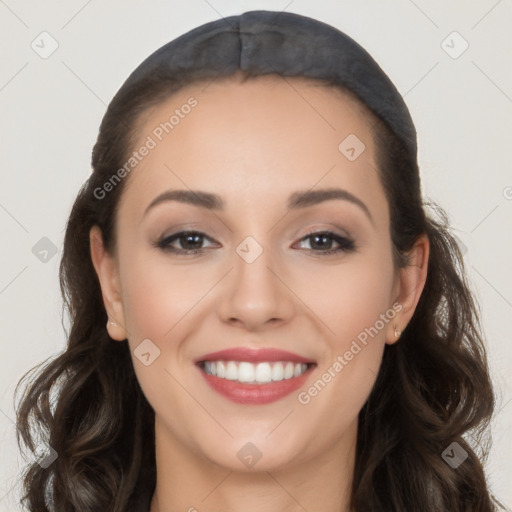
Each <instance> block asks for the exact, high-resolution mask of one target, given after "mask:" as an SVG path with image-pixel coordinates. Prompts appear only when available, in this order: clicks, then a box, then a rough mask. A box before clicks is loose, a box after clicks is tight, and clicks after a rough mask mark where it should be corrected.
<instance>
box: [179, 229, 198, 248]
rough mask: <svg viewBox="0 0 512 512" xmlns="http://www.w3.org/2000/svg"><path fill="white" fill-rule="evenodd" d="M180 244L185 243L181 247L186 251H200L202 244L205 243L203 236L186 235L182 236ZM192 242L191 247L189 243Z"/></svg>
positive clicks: (195, 234)
mask: <svg viewBox="0 0 512 512" xmlns="http://www.w3.org/2000/svg"><path fill="white" fill-rule="evenodd" d="M179 239H180V243H181V242H183V241H185V243H184V244H183V243H181V246H182V247H183V248H184V249H191V250H193V249H199V248H201V245H202V242H203V236H202V235H199V234H197V233H188V234H185V235H182V236H180V238H179ZM191 240H192V242H191V245H192V246H190V245H189V242H190V241H191Z"/></svg>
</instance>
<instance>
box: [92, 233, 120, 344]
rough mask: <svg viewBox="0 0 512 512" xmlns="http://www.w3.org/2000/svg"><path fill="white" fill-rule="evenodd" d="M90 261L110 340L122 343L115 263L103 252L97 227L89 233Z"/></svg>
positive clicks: (103, 247) (118, 284)
mask: <svg viewBox="0 0 512 512" xmlns="http://www.w3.org/2000/svg"><path fill="white" fill-rule="evenodd" d="M89 242H90V246H91V259H92V263H93V265H94V268H95V270H96V274H97V275H98V280H99V282H100V287H101V294H102V296H103V304H104V305H105V310H106V312H107V315H108V319H109V321H108V323H107V325H106V327H107V330H108V333H109V335H110V337H111V338H113V339H114V340H118V341H124V340H125V339H126V338H127V333H126V329H125V327H124V326H125V321H124V310H123V302H122V298H121V297H122V296H121V286H120V280H119V272H118V267H117V262H116V261H115V258H114V257H112V256H111V255H110V254H109V253H107V251H106V250H105V246H104V245H103V236H102V233H101V230H100V228H99V227H98V226H93V227H92V228H91V231H90V232H89Z"/></svg>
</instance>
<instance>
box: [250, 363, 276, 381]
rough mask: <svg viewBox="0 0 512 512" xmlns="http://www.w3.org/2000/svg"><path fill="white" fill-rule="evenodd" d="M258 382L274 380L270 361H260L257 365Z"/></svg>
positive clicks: (256, 378)
mask: <svg viewBox="0 0 512 512" xmlns="http://www.w3.org/2000/svg"><path fill="white" fill-rule="evenodd" d="M254 380H255V381H256V382H262V383H263V382H270V381H271V380H272V367H271V366H270V364H269V363H258V366H256V375H255V377H254Z"/></svg>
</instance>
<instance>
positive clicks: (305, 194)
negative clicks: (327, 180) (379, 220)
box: [144, 188, 373, 224]
mask: <svg viewBox="0 0 512 512" xmlns="http://www.w3.org/2000/svg"><path fill="white" fill-rule="evenodd" d="M332 199H338V200H343V201H349V202H350V203H352V204H355V205H356V206H359V208H361V209H362V210H363V211H364V213H365V214H366V216H367V217H368V218H369V219H370V221H371V223H372V224H373V217H372V215H371V213H370V210H369V209H368V207H367V206H366V204H365V203H363V201H361V199H359V198H358V197H356V196H355V195H353V194H351V193H350V192H348V190H344V189H341V188H325V189H320V190H304V191H298V192H294V193H293V194H291V195H290V197H289V198H288V210H297V209H300V208H307V207H308V206H313V205H316V204H319V203H322V202H324V201H330V200H332ZM167 201H178V202H180V203H186V204H190V205H192V206H198V207H200V208H207V209H209V210H216V211H218V210H223V209H224V207H225V205H224V201H223V200H222V198H221V197H220V196H219V195H217V194H212V193H210V192H203V191H201V190H168V191H166V192H164V193H162V194H160V195H158V196H157V197H155V198H154V199H153V201H151V203H150V204H149V206H148V207H147V208H146V210H145V211H144V215H146V214H147V213H148V212H149V210H151V209H152V208H154V207H155V206H157V205H159V204H161V203H164V202H167Z"/></svg>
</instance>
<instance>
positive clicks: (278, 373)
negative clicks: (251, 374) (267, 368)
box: [272, 363, 284, 380]
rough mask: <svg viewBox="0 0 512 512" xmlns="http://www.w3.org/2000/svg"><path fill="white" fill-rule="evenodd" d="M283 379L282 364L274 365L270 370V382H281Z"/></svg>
mask: <svg viewBox="0 0 512 512" xmlns="http://www.w3.org/2000/svg"><path fill="white" fill-rule="evenodd" d="M283 379H284V368H283V363H275V364H274V367H273V368H272V380H283Z"/></svg>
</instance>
